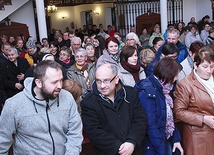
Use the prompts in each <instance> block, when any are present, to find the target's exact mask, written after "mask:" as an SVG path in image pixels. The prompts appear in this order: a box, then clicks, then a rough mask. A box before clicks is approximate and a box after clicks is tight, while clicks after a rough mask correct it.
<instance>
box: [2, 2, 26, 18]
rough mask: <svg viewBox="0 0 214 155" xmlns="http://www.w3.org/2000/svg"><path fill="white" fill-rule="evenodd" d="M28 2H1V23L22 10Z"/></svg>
mask: <svg viewBox="0 0 214 155" xmlns="http://www.w3.org/2000/svg"><path fill="white" fill-rule="evenodd" d="M28 1H29V0H0V8H1V10H0V22H1V21H2V20H4V19H5V18H6V17H8V16H9V15H11V14H12V13H14V12H15V11H16V10H18V9H19V8H21V7H22V6H23V5H24V4H25V3H27V2H28ZM3 2H5V3H3ZM2 4H3V5H2Z"/></svg>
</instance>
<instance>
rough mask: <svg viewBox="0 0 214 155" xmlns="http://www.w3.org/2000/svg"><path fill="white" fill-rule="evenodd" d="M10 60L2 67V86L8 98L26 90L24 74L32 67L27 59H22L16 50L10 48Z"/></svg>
mask: <svg viewBox="0 0 214 155" xmlns="http://www.w3.org/2000/svg"><path fill="white" fill-rule="evenodd" d="M7 53H8V60H7V61H6V62H5V63H3V64H2V65H1V78H2V81H1V82H2V85H3V88H4V90H5V93H6V96H7V98H9V97H12V96H13V95H15V94H17V93H18V92H20V91H22V89H23V88H24V85H23V81H24V74H25V72H26V70H27V69H28V68H30V65H29V64H28V62H27V60H26V59H25V58H20V57H19V54H18V51H17V49H16V48H9V49H8V51H7Z"/></svg>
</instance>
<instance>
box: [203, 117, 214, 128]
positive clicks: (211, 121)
mask: <svg viewBox="0 0 214 155" xmlns="http://www.w3.org/2000/svg"><path fill="white" fill-rule="evenodd" d="M203 123H204V124H206V125H208V126H209V127H210V128H211V129H214V116H209V115H205V116H204V121H203Z"/></svg>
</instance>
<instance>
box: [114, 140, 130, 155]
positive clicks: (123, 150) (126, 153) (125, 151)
mask: <svg viewBox="0 0 214 155" xmlns="http://www.w3.org/2000/svg"><path fill="white" fill-rule="evenodd" d="M133 151H134V144H132V143H130V142H125V143H123V144H122V145H121V146H120V148H119V152H118V153H119V154H120V155H131V154H132V153H133Z"/></svg>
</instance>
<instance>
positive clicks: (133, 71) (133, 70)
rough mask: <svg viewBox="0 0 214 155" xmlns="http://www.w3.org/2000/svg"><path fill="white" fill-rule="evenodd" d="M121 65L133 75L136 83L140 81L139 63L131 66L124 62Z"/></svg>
mask: <svg viewBox="0 0 214 155" xmlns="http://www.w3.org/2000/svg"><path fill="white" fill-rule="evenodd" d="M121 65H122V67H123V68H124V69H125V70H127V71H128V72H130V73H131V75H132V76H133V78H134V80H135V82H138V81H140V78H139V71H140V64H139V63H137V64H136V65H131V64H129V63H128V62H123V63H122V64H121Z"/></svg>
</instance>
